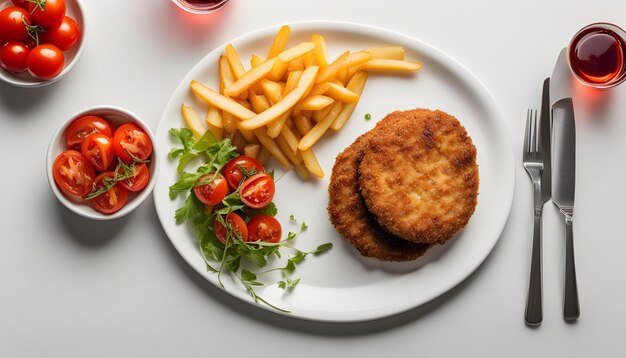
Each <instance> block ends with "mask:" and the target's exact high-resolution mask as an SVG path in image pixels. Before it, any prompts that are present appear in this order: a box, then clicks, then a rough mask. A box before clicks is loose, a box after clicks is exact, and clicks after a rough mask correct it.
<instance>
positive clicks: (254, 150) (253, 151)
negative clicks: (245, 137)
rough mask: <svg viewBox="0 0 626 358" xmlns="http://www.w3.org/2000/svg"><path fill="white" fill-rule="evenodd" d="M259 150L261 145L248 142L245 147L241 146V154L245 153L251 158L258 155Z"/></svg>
mask: <svg viewBox="0 0 626 358" xmlns="http://www.w3.org/2000/svg"><path fill="white" fill-rule="evenodd" d="M260 150H261V145H259V144H248V145H246V146H245V147H243V155H247V156H249V157H251V158H256V157H257V156H258V155H259V151H260Z"/></svg>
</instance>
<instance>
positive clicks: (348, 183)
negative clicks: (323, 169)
mask: <svg viewBox="0 0 626 358" xmlns="http://www.w3.org/2000/svg"><path fill="white" fill-rule="evenodd" d="M372 134H373V133H372V132H368V133H365V134H363V135H361V136H360V137H359V138H357V140H356V141H355V142H354V143H353V144H352V145H350V146H349V147H348V148H346V149H345V150H344V151H343V152H342V153H341V154H339V155H338V156H337V159H336V160H335V165H334V166H333V170H332V174H331V177H330V184H329V186H328V193H329V203H328V213H329V216H330V221H331V223H332V224H333V225H334V226H335V228H336V230H337V231H338V232H339V233H340V234H341V236H343V237H344V239H345V240H347V241H348V242H349V243H350V244H351V245H352V246H354V247H355V248H356V249H357V250H358V251H359V252H360V253H361V255H363V256H366V257H372V258H377V259H379V260H383V261H410V260H414V259H416V258H417V257H419V256H422V255H423V254H424V252H426V250H427V249H428V248H429V247H430V245H424V244H415V243H412V242H409V241H406V240H403V239H401V238H399V237H397V236H395V235H392V234H390V233H388V232H386V231H385V230H384V229H383V228H382V227H381V226H380V225H379V224H378V223H377V221H376V220H375V219H374V218H373V217H372V215H371V214H370V213H369V211H368V210H367V207H366V206H365V202H364V201H363V198H362V197H361V195H360V193H359V181H358V174H357V169H358V165H359V162H360V161H361V158H362V154H363V150H364V149H365V147H366V146H367V144H368V141H369V138H371V136H372Z"/></svg>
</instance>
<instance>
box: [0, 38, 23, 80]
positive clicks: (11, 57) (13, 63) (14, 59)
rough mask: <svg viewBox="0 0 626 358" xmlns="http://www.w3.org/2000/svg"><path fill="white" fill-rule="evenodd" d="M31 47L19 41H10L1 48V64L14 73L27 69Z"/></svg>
mask: <svg viewBox="0 0 626 358" xmlns="http://www.w3.org/2000/svg"><path fill="white" fill-rule="evenodd" d="M29 52H30V49H29V48H28V46H26V45H25V44H23V43H21V42H19V41H9V42H7V43H6V44H5V45H4V46H2V48H0V66H2V68H4V69H5V70H7V71H9V72H13V73H20V72H24V71H26V69H27V68H28V65H27V63H26V59H27V58H28V53H29Z"/></svg>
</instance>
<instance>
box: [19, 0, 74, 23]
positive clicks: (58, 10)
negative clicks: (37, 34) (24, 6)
mask: <svg viewBox="0 0 626 358" xmlns="http://www.w3.org/2000/svg"><path fill="white" fill-rule="evenodd" d="M28 12H29V13H30V14H31V20H33V22H34V23H36V24H37V25H41V26H43V27H45V28H50V27H54V26H57V25H58V24H60V23H61V21H62V20H63V17H64V16H65V0H32V1H30V4H29V5H28Z"/></svg>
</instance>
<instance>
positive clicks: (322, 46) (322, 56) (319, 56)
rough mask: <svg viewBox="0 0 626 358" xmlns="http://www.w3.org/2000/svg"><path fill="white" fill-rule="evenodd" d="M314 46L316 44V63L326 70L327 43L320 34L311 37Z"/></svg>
mask: <svg viewBox="0 0 626 358" xmlns="http://www.w3.org/2000/svg"><path fill="white" fill-rule="evenodd" d="M311 39H312V40H313V44H315V50H314V51H315V62H316V63H317V65H318V66H320V68H326V66H328V62H327V61H326V41H325V40H324V38H323V37H322V35H319V34H313V36H311Z"/></svg>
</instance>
